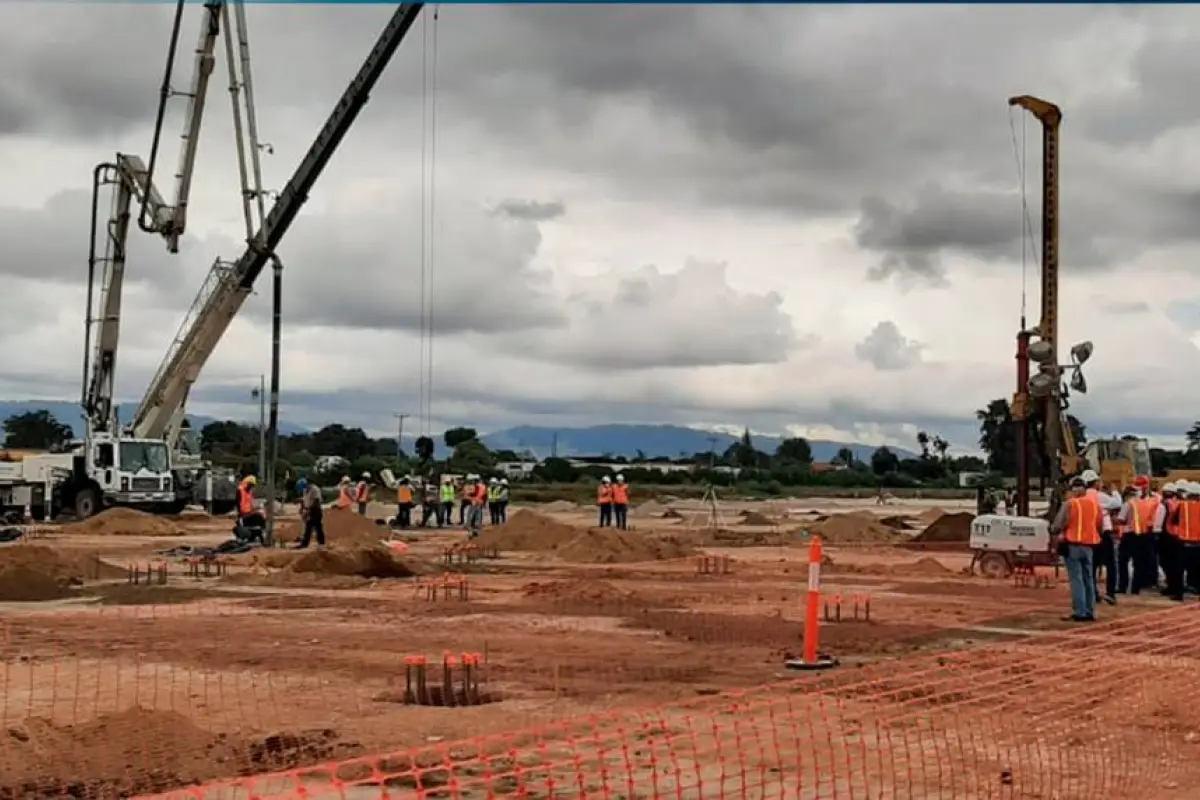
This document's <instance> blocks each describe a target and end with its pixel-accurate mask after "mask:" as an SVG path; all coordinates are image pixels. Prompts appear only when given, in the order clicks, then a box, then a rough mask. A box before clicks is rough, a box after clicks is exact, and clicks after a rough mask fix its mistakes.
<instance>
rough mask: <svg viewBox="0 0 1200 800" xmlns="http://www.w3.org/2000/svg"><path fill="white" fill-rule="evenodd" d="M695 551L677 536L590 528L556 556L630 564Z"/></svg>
mask: <svg viewBox="0 0 1200 800" xmlns="http://www.w3.org/2000/svg"><path fill="white" fill-rule="evenodd" d="M692 552H693V550H692V548H691V547H690V546H689V545H687V544H685V543H684V542H683V541H682V540H681V539H680V538H678V537H675V536H663V537H655V536H647V535H645V534H637V533H630V532H629V531H619V530H616V529H615V528H588V529H587V530H586V531H584V532H583V533H580V534H578V535H576V536H575V537H574V538H573V539H571V540H570V541H568V542H566V543H565V544H563V545H561V546H560V547H558V548H556V549H555V555H557V556H558V557H559V558H561V559H563V560H564V561H573V562H575V563H577V564H629V563H634V562H637V561H663V560H666V559H670V558H682V557H684V556H687V555H691V553H692Z"/></svg>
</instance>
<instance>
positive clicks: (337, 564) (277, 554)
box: [230, 544, 420, 589]
mask: <svg viewBox="0 0 1200 800" xmlns="http://www.w3.org/2000/svg"><path fill="white" fill-rule="evenodd" d="M251 563H252V565H253V567H254V569H253V571H251V572H249V573H235V574H233V575H232V576H230V580H231V581H233V582H235V583H245V584H250V585H254V586H290V587H317V588H329V589H334V588H353V587H356V586H361V585H362V584H364V583H365V582H367V581H374V580H380V579H383V578H410V577H412V576H413V575H416V574H418V573H419V572H420V570H418V569H417V568H415V566H414V565H413V564H412V563H410V561H409V560H407V559H401V558H399V557H397V556H396V554H395V553H393V552H392V551H391V550H389V549H388V548H387V547H384V546H383V545H381V544H374V545H368V546H357V547H345V546H337V547H331V548H328V549H325V550H304V551H300V552H296V551H286V550H279V551H270V550H268V551H263V552H261V553H257V554H254V556H253V560H252V562H251Z"/></svg>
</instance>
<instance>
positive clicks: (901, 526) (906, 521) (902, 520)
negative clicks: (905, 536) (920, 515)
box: [879, 514, 920, 533]
mask: <svg viewBox="0 0 1200 800" xmlns="http://www.w3.org/2000/svg"><path fill="white" fill-rule="evenodd" d="M913 521H914V520H913V518H912V517H909V516H905V515H904V514H894V515H892V516H890V517H882V518H880V520H879V522H880V524H882V525H887V526H888V527H889V528H891V529H892V530H894V531H899V532H901V533H907V532H909V531H911V530H912V529H913V528H914V527H917V526H915V525H913ZM919 524H920V523H918V525H919Z"/></svg>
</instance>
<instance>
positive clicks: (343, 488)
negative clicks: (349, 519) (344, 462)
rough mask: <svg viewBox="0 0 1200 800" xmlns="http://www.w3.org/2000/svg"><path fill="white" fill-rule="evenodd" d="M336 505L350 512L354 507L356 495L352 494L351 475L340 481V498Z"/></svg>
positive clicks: (343, 477)
mask: <svg viewBox="0 0 1200 800" xmlns="http://www.w3.org/2000/svg"><path fill="white" fill-rule="evenodd" d="M334 505H335V506H336V507H337V508H340V509H342V510H343V511H349V510H350V506H352V505H354V495H353V494H352V493H351V486H350V476H349V475H343V476H342V479H341V480H340V481H338V496H337V501H336V502H335V503H334Z"/></svg>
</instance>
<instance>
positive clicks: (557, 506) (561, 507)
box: [541, 500, 579, 514]
mask: <svg viewBox="0 0 1200 800" xmlns="http://www.w3.org/2000/svg"><path fill="white" fill-rule="evenodd" d="M541 509H542V511H545V512H546V513H548V514H565V513H567V512H568V511H578V510H579V506H578V505H577V504H575V503H572V502H571V501H570V500H555V501H554V502H553V503H543V504H542V506H541Z"/></svg>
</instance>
